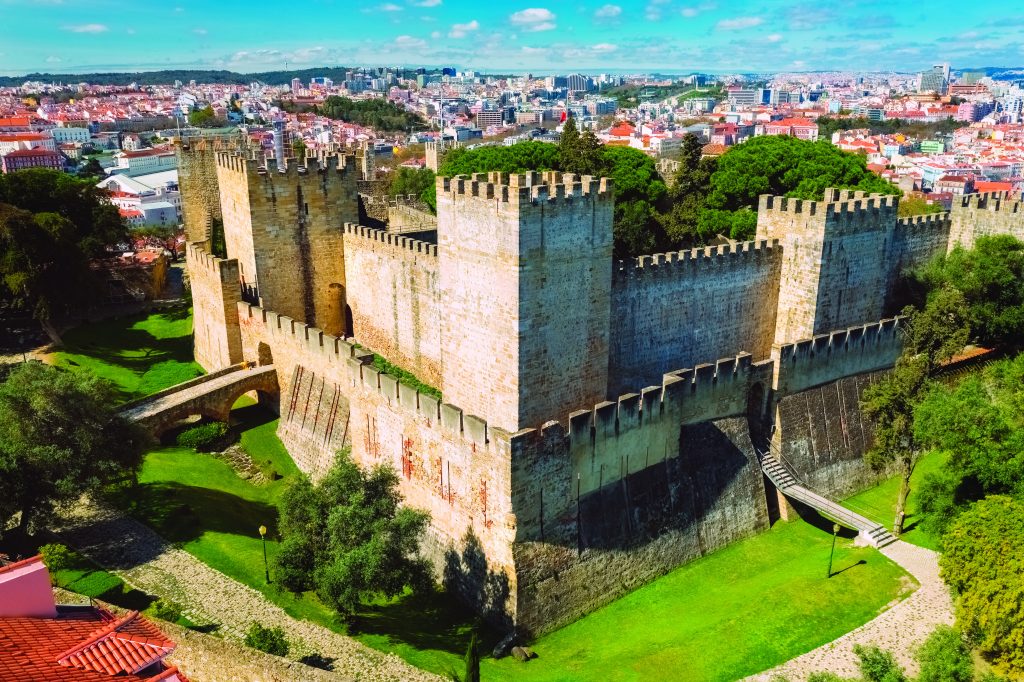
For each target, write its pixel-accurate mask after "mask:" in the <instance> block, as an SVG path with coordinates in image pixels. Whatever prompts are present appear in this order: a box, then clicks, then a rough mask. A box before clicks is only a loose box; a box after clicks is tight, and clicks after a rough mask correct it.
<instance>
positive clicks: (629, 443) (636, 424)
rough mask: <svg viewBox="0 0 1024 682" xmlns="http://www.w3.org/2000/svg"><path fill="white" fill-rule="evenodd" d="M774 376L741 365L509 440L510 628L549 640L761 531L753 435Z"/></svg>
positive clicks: (675, 380) (765, 367)
mask: <svg viewBox="0 0 1024 682" xmlns="http://www.w3.org/2000/svg"><path fill="white" fill-rule="evenodd" d="M771 376H772V365H771V362H770V361H769V362H767V363H752V362H751V359H750V356H749V355H741V356H739V357H736V358H730V359H726V360H720V361H719V362H718V363H716V364H715V365H703V366H699V367H696V368H694V369H688V370H680V371H677V372H673V373H671V374H667V375H665V376H664V377H663V380H662V384H661V386H660V387H651V388H648V389H644V390H643V391H642V392H641V393H640V394H639V395H638V394H635V393H633V394H627V395H623V396H620V397H619V399H618V401H617V402H614V403H612V402H604V403H601V404H598V405H596V406H595V407H594V408H593V409H591V410H588V411H579V412H574V413H573V414H572V416H571V417H570V419H569V425H568V429H565V428H563V426H562V425H561V424H557V423H550V424H547V425H545V426H544V427H543V428H542V429H537V430H533V429H531V430H528V431H525V432H520V433H519V434H516V436H515V437H514V440H513V444H512V447H513V456H512V463H513V469H512V483H513V486H512V489H513V505H512V506H513V510H514V512H515V515H516V520H517V535H516V545H515V547H514V551H515V566H516V578H517V586H518V588H519V592H518V600H519V604H518V607H517V616H518V624H519V626H520V627H521V628H523V629H524V630H526V631H528V632H544V631H547V630H549V629H553V628H555V627H559V626H561V625H564V624H566V623H569V622H571V621H573V620H575V619H576V618H578V617H580V616H582V615H584V614H585V613H588V612H589V611H592V610H593V609H595V608H597V607H599V606H602V605H603V604H606V603H608V602H610V601H612V600H614V599H615V598H617V597H618V596H620V595H622V594H624V593H625V592H627V591H629V590H631V589H633V588H635V587H638V586H639V585H641V584H643V583H644V582H646V581H648V580H651V579H652V578H654V577H656V576H658V575H660V574H663V573H665V572H667V571H669V570H671V569H673V568H675V567H676V566H678V565H679V564H682V563H685V562H687V561H690V560H692V559H695V558H697V557H700V556H703V555H704V554H706V553H708V552H711V551H714V550H715V549H718V548H719V547H722V546H724V545H726V544H728V543H730V542H733V541H735V540H736V539H739V538H741V537H745V536H747V535H750V534H753V533H754V532H757V531H759V530H763V529H764V528H766V527H767V525H768V509H767V502H766V499H767V498H766V493H765V489H764V482H763V476H762V474H761V470H760V467H759V465H758V459H757V455H756V452H755V448H754V444H753V443H752V442H751V438H750V433H751V431H750V428H749V422H750V420H751V419H753V420H755V421H759V420H760V419H761V418H762V416H763V412H764V409H765V404H764V397H765V395H766V394H765V389H764V387H765V386H766V385H767V384H768V383H769V382H770V381H771ZM752 395H753V396H755V398H754V399H753V400H751V396H752Z"/></svg>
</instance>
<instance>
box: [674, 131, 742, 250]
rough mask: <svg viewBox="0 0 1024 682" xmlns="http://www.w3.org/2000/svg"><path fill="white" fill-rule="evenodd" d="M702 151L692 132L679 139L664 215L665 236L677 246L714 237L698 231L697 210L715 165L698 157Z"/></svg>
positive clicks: (712, 158) (702, 205)
mask: <svg viewBox="0 0 1024 682" xmlns="http://www.w3.org/2000/svg"><path fill="white" fill-rule="evenodd" d="M703 150H704V146H703V145H702V144H701V142H700V140H699V139H698V138H697V136H696V135H694V134H693V133H688V134H687V135H686V137H684V138H683V143H682V145H681V148H680V152H679V163H680V165H679V170H678V171H677V172H676V175H675V178H673V181H672V185H671V187H670V188H669V192H668V197H669V203H670V206H671V207H670V208H669V210H668V212H667V214H666V215H665V233H666V236H667V237H668V238H669V239H670V240H671V241H672V242H673V243H674V244H675V245H678V246H684V245H685V246H699V245H701V244H704V243H706V242H707V240H708V239H709V238H711V237H714V236H715V234H714V233H711V234H708V233H705V232H701V231H700V230H699V224H700V223H699V220H700V214H701V209H702V208H703V207H704V202H705V201H706V200H707V195H708V191H709V188H710V186H711V176H712V174H714V172H715V168H717V166H718V161H717V159H715V158H714V157H708V158H706V159H705V158H702V156H703ZM730 231H731V229H730ZM726 234H728V231H727V232H726Z"/></svg>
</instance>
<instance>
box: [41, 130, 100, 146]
mask: <svg viewBox="0 0 1024 682" xmlns="http://www.w3.org/2000/svg"><path fill="white" fill-rule="evenodd" d="M50 134H51V135H53V140H54V142H56V143H57V144H58V145H60V144H64V143H65V142H80V143H82V144H85V143H86V142H88V141H89V140H90V139H91V138H92V134H91V133H90V132H89V129H88V128H63V127H61V126H57V127H56V128H53V129H51V130H50Z"/></svg>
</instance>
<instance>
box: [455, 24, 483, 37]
mask: <svg viewBox="0 0 1024 682" xmlns="http://www.w3.org/2000/svg"><path fill="white" fill-rule="evenodd" d="M479 28H480V22H478V21H477V20H476V19H474V20H473V21H470V22H467V23H465V24H452V30H451V31H449V32H448V37H449V38H465V37H466V36H467V35H469V34H470V33H472V32H473V31H476V30H477V29H479Z"/></svg>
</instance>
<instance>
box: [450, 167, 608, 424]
mask: <svg viewBox="0 0 1024 682" xmlns="http://www.w3.org/2000/svg"><path fill="white" fill-rule="evenodd" d="M611 190H612V188H611V181H610V180H608V179H602V180H600V181H599V180H597V179H595V178H592V177H590V176H584V177H582V178H581V177H577V176H574V175H569V174H565V175H563V174H560V173H545V174H543V175H542V174H540V173H527V174H525V175H513V176H511V177H508V176H503V175H502V174H499V173H491V174H483V173H478V174H476V175H474V176H473V177H472V179H470V178H467V177H461V176H460V177H455V178H438V179H437V215H438V259H439V269H440V289H441V301H442V310H443V312H442V325H443V326H442V330H441V332H442V333H441V359H442V386H441V389H442V392H443V393H444V397H445V401H446V402H449V403H452V404H455V405H458V406H460V407H461V408H462V409H463V410H465V411H466V412H467V413H471V414H475V415H477V416H480V417H483V418H484V419H486V420H487V421H488V423H489V424H491V425H493V426H497V427H500V428H502V429H505V430H507V431H509V432H515V431H518V430H519V429H521V428H525V427H537V426H540V424H542V423H543V422H545V421H548V420H551V419H559V418H561V417H565V416H566V415H567V414H568V413H569V412H570V411H571V410H574V409H579V408H580V407H582V406H587V405H592V404H593V403H595V402H600V401H602V400H604V399H605V397H606V392H607V389H608V338H609V331H608V330H609V317H610V310H611V259H612V208H613V200H612V191H611Z"/></svg>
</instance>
